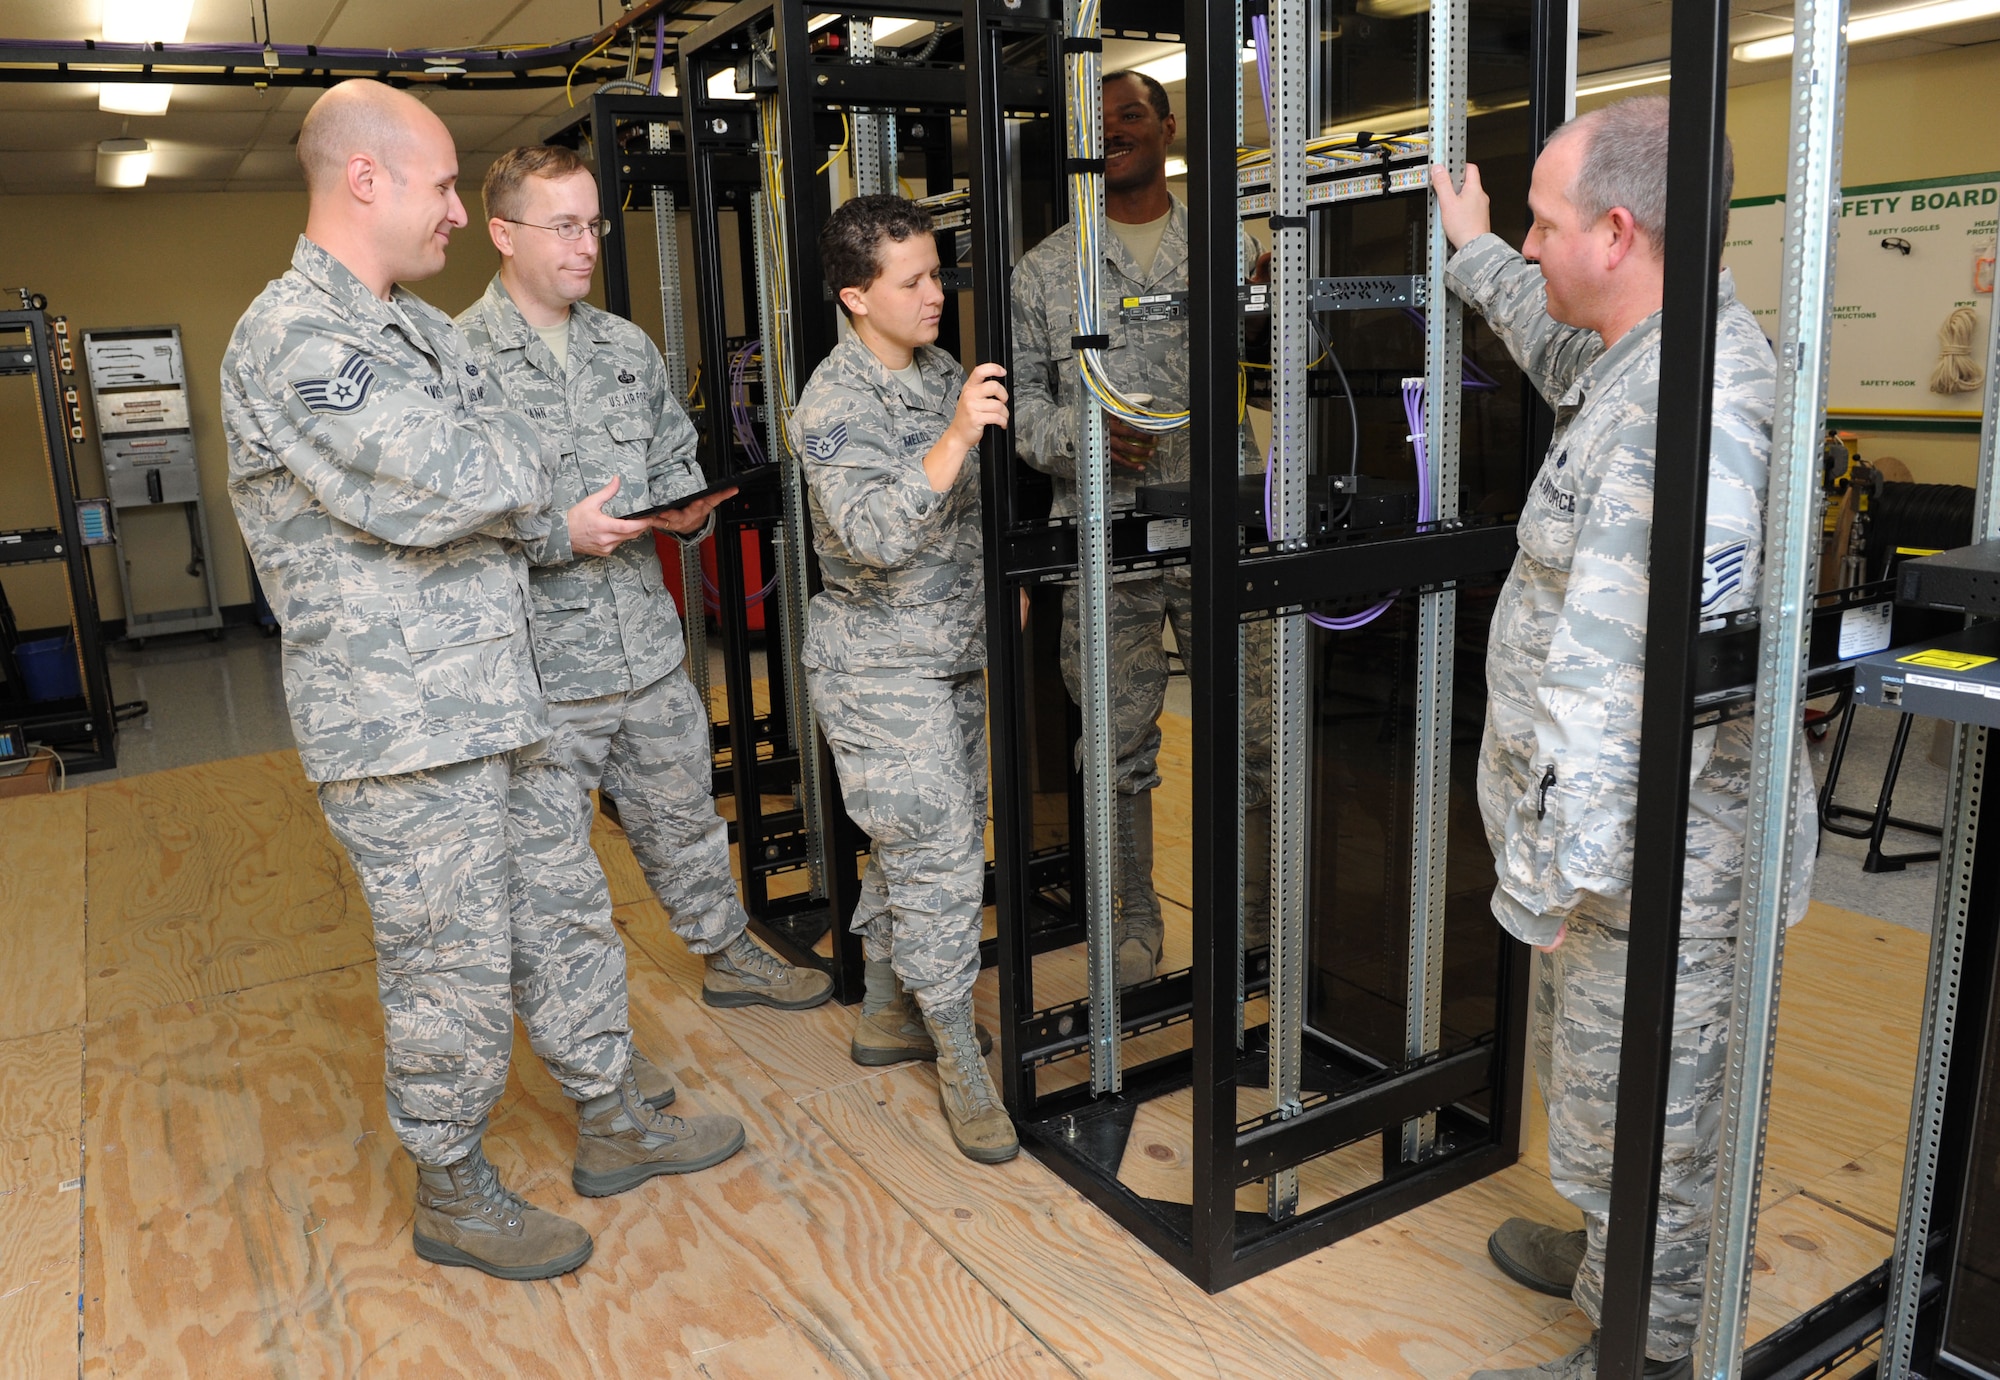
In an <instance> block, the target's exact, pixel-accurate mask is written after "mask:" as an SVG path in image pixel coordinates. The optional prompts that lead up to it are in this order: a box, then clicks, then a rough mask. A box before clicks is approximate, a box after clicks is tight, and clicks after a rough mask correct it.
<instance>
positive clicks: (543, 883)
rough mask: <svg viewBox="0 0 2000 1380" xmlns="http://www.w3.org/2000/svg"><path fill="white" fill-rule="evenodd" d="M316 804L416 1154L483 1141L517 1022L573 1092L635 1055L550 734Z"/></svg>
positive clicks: (586, 815)
mask: <svg viewBox="0 0 2000 1380" xmlns="http://www.w3.org/2000/svg"><path fill="white" fill-rule="evenodd" d="M319 800H320V808H321V809H322V810H324V811H325V813H326V822H327V825H328V827H329V828H331V829H332V831H333V836H334V837H335V838H336V839H338V840H339V841H340V845H341V847H343V848H345V849H346V850H347V857H348V860H349V861H350V862H351V863H353V865H354V872H355V875H356V876H357V877H359V878H360V879H361V890H362V894H363V896H365V897H366V898H367V901H368V909H369V912H370V914H371V915H372V916H373V917H374V921H375V981H376V985H377V987H378V989H379V991H380V993H381V998H382V1015H383V1022H384V1025H385V1027H386V1034H385V1039H384V1042H383V1043H384V1045H385V1049H384V1073H383V1089H384V1091H385V1092H386V1094H387V1096H388V1103H389V1124H390V1125H391V1126H392V1127H393V1128H394V1130H395V1133H396V1138H397V1139H398V1140H400V1141H401V1142H402V1143H403V1147H404V1148H405V1149H406V1150H408V1151H409V1152H410V1154H411V1155H412V1156H413V1157H414V1158H415V1159H416V1160H417V1162H418V1163H419V1164H427V1165H446V1164H456V1163H457V1162H458V1161H459V1160H461V1159H463V1158H465V1156H466V1155H467V1154H468V1153H469V1152H470V1151H471V1150H472V1149H473V1148H474V1147H475V1146H477V1145H478V1144H479V1140H480V1137H481V1136H482V1135H483V1134H484V1133H485V1130H486V1115H487V1113H488V1112H489V1111H490V1110H491V1109H492V1107H493V1104H494V1103H495V1102H496V1101H498V1100H499V1097H500V1094H501V1091H502V1090H503V1089H504V1088H505V1087H506V1085H507V1055H508V1051H509V1050H510V1049H511V1048H512V1046H513V1043H514V1017H515V1016H516V1015H519V1016H520V1018H521V1023H522V1025H523V1026H525V1027H526V1028H527V1032H528V1042H529V1044H530V1045H532V1046H533V1047H534V1050H535V1053H537V1054H539V1055H540V1056H541V1057H542V1058H543V1059H544V1060H545V1061H546V1062H547V1064H548V1066H549V1071H550V1072H551V1073H552V1074H554V1075H555V1077H556V1079H557V1081H558V1082H560V1083H561V1084H562V1085H563V1089H564V1091H566V1092H567V1093H568V1094H569V1095H570V1096H571V1097H572V1098H575V1099H576V1100H578V1101H583V1100H585V1099H587V1098H591V1097H596V1096H598V1095H600V1094H602V1093H607V1092H610V1091H611V1090H612V1089H613V1088H615V1087H617V1086H618V1083H619V1081H620V1080H621V1079H622V1078H623V1077H624V1076H625V1070H626V1066H627V1064H628V1063H629V1062H630V1060H631V1056H632V1037H631V1033H630V1030H629V1027H628V1025H627V1020H626V1005H625V950H624V946H623V945H621V944H620V943H619V941H618V936H617V933H616V931H614V930H613V928H612V924H611V893H610V890H609V888H608V887H607V886H606V885H605V882H604V872H603V870H602V869H601V868H600V867H599V866H598V863H597V855H596V854H594V853H592V852H591V851H590V797H589V796H588V795H586V794H585V793H584V792H583V791H582V790H581V789H579V788H578V786H577V784H576V778H575V777H574V776H572V775H571V774H570V772H569V770H568V768H566V767H564V766H563V765H562V763H561V761H560V760H559V759H558V758H557V757H556V756H555V754H554V753H553V751H551V749H550V745H549V743H548V742H547V741H544V742H541V743H536V744H533V745H531V746H529V747H525V748H520V749H517V750H516V751H514V752H510V753H503V754H501V755H499V756H495V757H482V758H478V759H476V760H474V761H471V762H459V763H455V764H453V765H452V766H448V767H438V768H434V769H432V770H429V771H417V772H409V773H407V774H405V775H401V776H376V777H364V778H361V779H358V780H349V781H328V782H324V783H322V784H321V786H320V788H319Z"/></svg>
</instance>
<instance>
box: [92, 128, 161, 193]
mask: <svg viewBox="0 0 2000 1380" xmlns="http://www.w3.org/2000/svg"><path fill="white" fill-rule="evenodd" d="M152 167H153V151H152V150H151V149H150V148H148V147H147V146H146V141H145V140H144V139H106V140H105V141H104V142H103V143H101V144H99V145H98V146H97V185H98V186H100V187H143V186H145V185H146V174H147V173H148V172H150V171H151V170H152Z"/></svg>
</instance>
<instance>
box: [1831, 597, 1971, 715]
mask: <svg viewBox="0 0 2000 1380" xmlns="http://www.w3.org/2000/svg"><path fill="white" fill-rule="evenodd" d="M1854 695H1855V698H1856V699H1858V700H1860V701H1861V703H1863V704H1872V705H1879V706H1880V707H1882V708H1884V709H1900V710H1901V711H1902V712H1903V713H1905V714H1927V715H1929V716H1930V717H1931V718H1934V719H1950V720H1952V721H1953V722H1955V723H1962V724H1984V725H1986V726H1987V727H1988V728H2000V623H1981V624H1978V625H1977V626H1975V627H1970V628H1967V629H1965V630H1964V631H1963V632H1956V633H1953V634H1951V635H1950V636H1948V637H1941V638H1935V639H1933V640H1931V641H1929V642H1925V643H1919V644H1917V645H1916V646H1907V647H1895V648H1892V649H1890V650H1889V651H1886V652H1879V653H1877V654H1876V655H1874V656H1871V657H1868V658H1865V659H1864V660H1862V661H1860V662H1858V663H1856V665H1855V667H1854Z"/></svg>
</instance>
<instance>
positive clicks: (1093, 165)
mask: <svg viewBox="0 0 2000 1380" xmlns="http://www.w3.org/2000/svg"><path fill="white" fill-rule="evenodd" d="M1063 167H1064V169H1065V170H1066V171H1068V172H1069V173H1070V174H1072V175H1074V174H1076V173H1101V172H1103V171H1104V160H1103V159H1102V158H1065V159H1064V160H1063Z"/></svg>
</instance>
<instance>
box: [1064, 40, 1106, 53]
mask: <svg viewBox="0 0 2000 1380" xmlns="http://www.w3.org/2000/svg"><path fill="white" fill-rule="evenodd" d="M1062 50H1063V51H1064V52H1065V53H1101V52H1103V51H1104V40H1103V39H1101V38H1080V37H1075V36H1072V37H1068V38H1065V39H1064V40H1063V41H1062Z"/></svg>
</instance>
